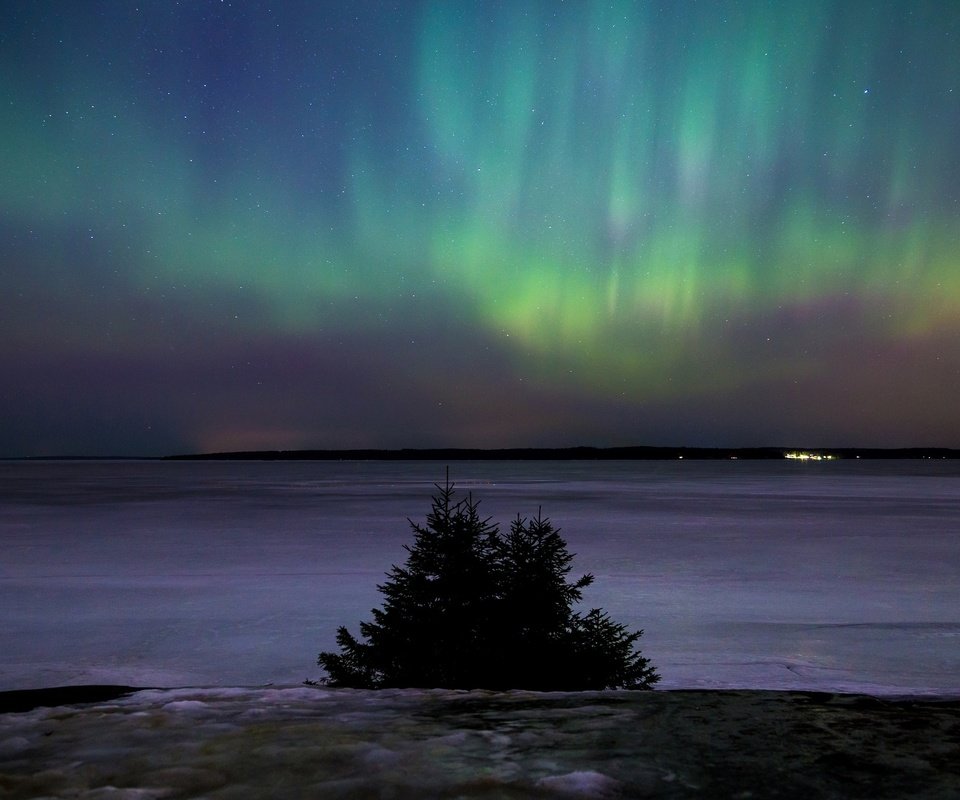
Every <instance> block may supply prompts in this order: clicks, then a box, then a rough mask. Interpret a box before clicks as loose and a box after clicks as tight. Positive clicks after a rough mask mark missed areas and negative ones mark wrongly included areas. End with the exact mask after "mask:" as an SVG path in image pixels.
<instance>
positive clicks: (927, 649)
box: [0, 461, 960, 693]
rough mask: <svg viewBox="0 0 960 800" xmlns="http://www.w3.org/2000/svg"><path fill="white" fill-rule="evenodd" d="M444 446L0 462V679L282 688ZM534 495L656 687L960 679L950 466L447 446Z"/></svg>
mask: <svg viewBox="0 0 960 800" xmlns="http://www.w3.org/2000/svg"><path fill="white" fill-rule="evenodd" d="M443 469H444V465H443V464H440V463H437V462H393V463H389V462H138V461H131V462H123V461H113V462H0V545H2V556H0V642H2V647H0V690H2V689H19V688H32V687H39V686H50V685H57V684H65V683H126V684H133V685H150V686H252V685H260V684H266V683H274V684H295V683H299V682H300V681H302V680H304V679H305V678H310V679H316V678H318V677H320V674H321V673H320V670H319V668H318V667H317V666H315V661H316V655H317V653H318V651H320V650H321V649H332V648H333V647H334V639H333V637H334V633H335V630H336V627H337V625H340V624H346V625H348V626H349V627H350V628H351V629H352V630H353V631H355V632H356V630H357V622H358V621H359V620H361V619H368V618H369V616H370V614H369V610H370V608H372V607H373V606H376V605H379V602H380V596H379V594H378V593H377V591H376V584H377V583H379V582H380V581H381V580H382V579H383V575H384V573H385V572H386V571H387V570H388V569H389V568H390V565H391V564H393V563H399V562H402V561H403V558H404V555H405V553H404V551H403V549H402V545H403V544H404V543H408V542H410V541H411V534H410V530H409V526H408V524H407V522H406V518H407V517H410V518H412V519H416V520H422V519H423V517H424V515H425V514H426V513H427V511H428V510H429V505H430V496H431V493H432V491H433V483H434V482H436V481H442V479H443ZM450 470H451V477H452V479H453V480H454V481H455V482H456V483H457V485H458V487H459V488H460V489H461V490H462V491H464V492H466V491H470V492H473V494H474V497H476V498H480V500H481V510H483V511H485V512H486V513H487V514H489V515H491V516H492V517H494V519H496V520H498V521H499V522H500V523H501V525H507V524H509V521H510V519H512V518H513V517H515V516H516V514H517V513H518V512H519V513H521V514H523V515H525V516H529V515H532V514H535V513H536V511H537V507H538V506H542V507H543V512H544V515H545V516H549V517H550V518H551V519H552V520H553V521H554V522H555V523H556V524H557V525H558V526H559V527H560V528H561V529H562V535H563V536H564V537H565V538H566V540H567V542H568V544H569V546H570V549H571V551H572V552H575V553H577V558H576V559H575V561H574V570H575V573H574V574H575V575H577V574H580V573H583V572H592V573H593V574H594V575H595V576H596V579H597V580H596V583H595V584H594V585H593V586H592V587H590V589H588V590H587V592H586V595H585V605H587V606H590V607H594V606H601V607H603V608H605V609H606V610H607V611H609V612H610V614H611V616H612V617H613V618H614V619H615V620H617V621H619V622H624V623H626V624H628V625H629V626H630V627H633V628H643V629H644V630H645V632H646V633H645V635H644V637H643V638H642V639H641V642H640V644H641V649H642V650H643V652H644V654H645V655H647V656H648V657H649V658H651V660H652V661H653V663H654V664H655V665H656V666H657V667H658V669H659V670H660V672H661V674H662V676H663V682H662V684H661V686H662V687H664V688H678V687H730V688H777V689H824V690H855V691H866V692H874V693H901V692H947V693H957V692H960V463H957V462H950V461H899V462H882V461H844V462H825V463H796V462H787V461H783V462H780V461H761V462H750V461H730V462H726V461H724V462H704V461H678V462H642V461H641V462H463V463H452V464H451V465H450Z"/></svg>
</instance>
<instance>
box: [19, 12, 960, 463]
mask: <svg viewBox="0 0 960 800" xmlns="http://www.w3.org/2000/svg"><path fill="white" fill-rule="evenodd" d="M0 59H2V64H0V100H2V108H3V114H2V117H0V135H2V148H0V162H2V166H0V226H2V237H0V367H2V370H3V374H4V375H5V380H4V383H5V388H4V391H3V393H2V395H0V397H2V400H0V413H2V415H3V420H4V424H3V426H2V431H0V455H8V456H17V455H43V454H89V455H103V454H144V455H156V454H164V453H172V452H186V451H197V450H237V449H256V448H309V447H318V448H337V447H436V446H468V447H503V446H564V445H577V444H589V445H601V446H603V445H617V444H677V445H682V444H686V445H704V446H713V445H724V446H726V445H729V446H754V445H781V444H783V445H794V444H796V445H805V446H824V445H828V446H829V445H832V446H893V447H895V446H953V447H957V446H960V414H958V413H957V411H956V407H957V400H956V398H957V397H958V395H960V5H957V4H954V3H947V2H942V1H941V2H930V1H929V0H926V1H925V0H919V1H915V2H910V1H908V0H903V1H898V2H892V1H888V2H866V1H865V0H844V2H838V1H837V0H833V2H825V1H821V0H804V2H802V3H779V2H771V1H770V0H767V1H766V2H761V1H760V0H742V1H741V2H734V1H733V0H730V1H729V2H723V1H722V0H718V2H695V1H694V0H678V1H677V2H670V3H655V2H586V1H584V2H565V3H564V2H560V0H553V2H546V1H544V2H522V1H520V0H518V1H517V2H477V3H468V2H415V1H414V0H409V2H350V3H346V2H343V3H334V2H292V1H291V2H280V3H276V4H267V3H261V2H235V3H229V2H206V1H205V0H196V2H184V3H174V2H161V1H160V0H156V1H155V2H144V3H142V4H140V5H139V6H138V5H136V4H135V3H132V2H130V3H128V2H118V1H114V2H90V3H85V4H66V3H58V2H43V1H40V2H11V3H7V4H5V7H4V12H3V24H2V25H0Z"/></svg>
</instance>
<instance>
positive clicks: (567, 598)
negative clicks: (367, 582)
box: [317, 474, 659, 690]
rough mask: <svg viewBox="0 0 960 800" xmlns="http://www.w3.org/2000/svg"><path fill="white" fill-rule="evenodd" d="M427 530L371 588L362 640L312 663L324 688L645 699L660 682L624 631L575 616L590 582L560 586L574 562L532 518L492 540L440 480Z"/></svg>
mask: <svg viewBox="0 0 960 800" xmlns="http://www.w3.org/2000/svg"><path fill="white" fill-rule="evenodd" d="M436 488H437V494H436V495H434V497H433V500H432V506H431V510H430V513H429V514H428V515H427V518H426V524H425V525H420V524H417V523H414V522H412V521H411V522H410V525H411V527H412V529H413V533H414V541H413V544H412V545H410V546H408V545H404V548H405V549H406V551H407V560H406V563H405V565H404V566H403V567H398V566H396V565H394V566H393V567H392V568H391V570H390V572H389V573H387V580H386V581H385V582H384V583H383V584H382V585H380V586H378V587H377V589H378V590H379V591H380V593H381V594H382V595H383V597H384V600H383V605H382V608H375V609H373V610H372V612H371V613H372V614H373V621H372V622H361V623H360V639H359V640H358V639H357V638H356V637H354V636H353V635H352V634H351V633H350V631H349V630H348V629H347V628H346V627H340V628H339V629H338V630H337V645H338V646H339V648H340V652H339V653H335V652H323V653H320V655H319V657H318V659H317V663H318V664H320V666H322V667H323V668H324V669H325V670H326V672H327V677H326V678H325V679H324V680H325V682H326V683H327V684H328V685H330V686H349V687H354V688H388V687H422V688H457V689H472V688H488V689H539V690H580V689H605V688H628V689H647V688H650V687H651V686H653V684H655V683H656V682H657V681H658V680H659V676H658V675H657V673H656V670H655V669H654V668H653V667H652V666H651V665H650V662H649V660H648V659H646V658H644V657H643V656H642V655H641V654H640V652H639V651H637V650H636V649H635V644H636V642H637V640H638V639H639V638H640V636H641V635H642V633H643V631H636V632H632V633H631V632H629V631H628V630H627V629H626V627H625V626H623V625H619V624H617V623H614V622H612V621H611V620H610V619H609V617H608V616H607V615H606V614H605V613H603V611H602V610H601V609H592V610H591V611H590V612H589V613H587V614H586V615H582V614H580V613H578V612H575V611H574V610H573V606H574V605H575V604H576V603H579V602H580V600H581V597H582V590H583V589H584V588H586V587H587V586H589V585H590V584H591V583H592V582H593V576H591V575H584V576H583V577H581V578H580V579H578V580H576V581H574V582H572V583H570V582H568V580H567V577H568V575H569V573H570V571H571V562H572V560H573V556H572V555H571V554H570V553H569V552H568V551H567V546H566V543H565V542H564V541H563V539H562V538H561V537H560V533H559V530H557V529H555V528H554V527H553V525H552V523H551V522H550V520H549V519H547V518H544V517H543V516H542V514H541V513H540V512H538V513H537V516H536V517H535V518H534V519H532V520H530V521H529V522H528V521H526V520H525V519H523V518H521V517H519V516H518V517H517V519H516V520H515V521H514V522H513V523H512V525H511V527H510V532H509V533H508V534H507V535H506V536H502V535H501V534H500V532H499V529H498V527H497V526H496V525H495V524H491V523H490V520H489V518H486V519H485V518H482V517H481V516H480V514H479V511H478V503H477V502H475V501H474V500H473V497H472V496H469V495H468V497H467V498H466V499H464V500H459V501H456V502H455V501H454V494H455V491H454V485H453V484H451V483H450V479H449V474H448V477H447V480H446V483H445V484H444V485H443V486H440V485H439V484H437V485H436Z"/></svg>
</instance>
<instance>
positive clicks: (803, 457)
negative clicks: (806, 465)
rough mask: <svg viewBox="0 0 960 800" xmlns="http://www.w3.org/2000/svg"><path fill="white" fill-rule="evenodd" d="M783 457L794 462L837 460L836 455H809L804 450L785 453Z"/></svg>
mask: <svg viewBox="0 0 960 800" xmlns="http://www.w3.org/2000/svg"><path fill="white" fill-rule="evenodd" d="M783 457H784V458H790V459H793V460H794V461H834V460H835V459H836V456H835V455H831V454H829V453H809V452H807V451H804V450H801V451H797V450H794V451H793V452H790V453H784V454H783Z"/></svg>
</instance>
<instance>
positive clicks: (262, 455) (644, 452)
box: [166, 447, 960, 461]
mask: <svg viewBox="0 0 960 800" xmlns="http://www.w3.org/2000/svg"><path fill="white" fill-rule="evenodd" d="M796 452H802V453H811V454H819V455H823V456H828V455H829V456H832V457H834V458H837V459H857V458H860V459H918V458H935V459H955V458H960V450H954V449H951V448H947V447H902V448H864V447H838V448H821V447H817V448H812V449H808V448H803V447H735V448H729V447H558V448H549V447H510V448H503V449H494V450H484V449H473V448H459V447H449V448H437V449H414V448H407V449H402V450H376V449H359V450H244V451H239V452H232V453H195V454H185V455H173V456H167V457H166V459H168V460H182V461H189V460H197V461H199V460H236V461H630V460H634V461H643V460H648V461H667V460H676V459H681V458H683V459H690V460H697V459H699V460H715V461H717V460H727V459H745V460H754V461H756V460H763V459H778V460H779V459H783V458H785V456H786V454H787V453H796Z"/></svg>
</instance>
